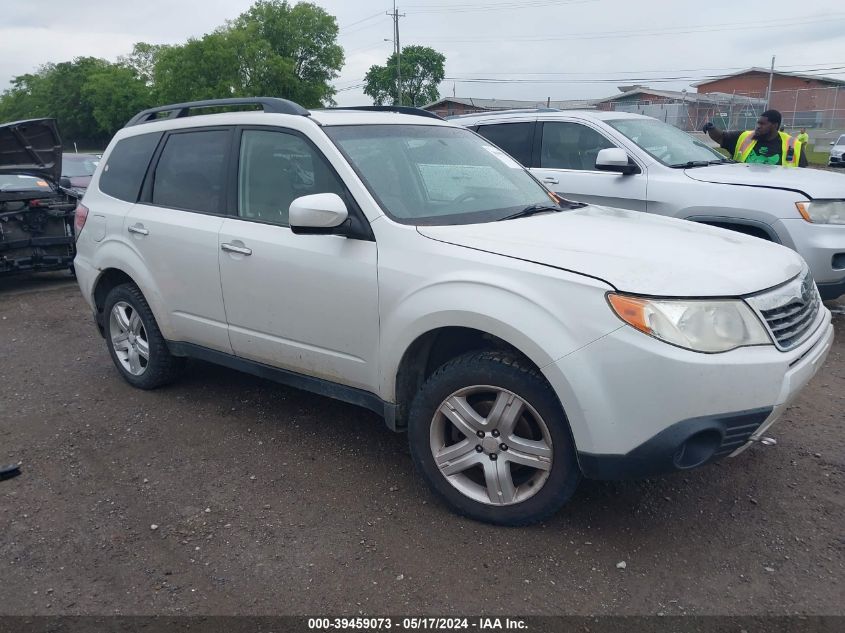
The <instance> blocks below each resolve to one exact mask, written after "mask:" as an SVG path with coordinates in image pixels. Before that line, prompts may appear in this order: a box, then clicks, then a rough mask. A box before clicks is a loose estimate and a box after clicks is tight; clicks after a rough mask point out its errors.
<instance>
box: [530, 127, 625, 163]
mask: <svg viewBox="0 0 845 633" xmlns="http://www.w3.org/2000/svg"><path fill="white" fill-rule="evenodd" d="M608 147H616V146H615V145H614V144H613V143H611V142H610V141H609V140H607V139H606V138H605V137H604V136H602V135H601V134H599V133H598V132H596V131H595V130H594V129H592V128H589V127H587V126H586V125H581V124H580V123H555V122H549V123H544V124H543V141H542V148H541V150H540V166H541V167H545V168H547V169H588V170H594V169H595V168H596V158H597V157H598V154H599V152H600V151H601V150H603V149H607V148H608Z"/></svg>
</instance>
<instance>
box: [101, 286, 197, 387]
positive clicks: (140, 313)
mask: <svg viewBox="0 0 845 633" xmlns="http://www.w3.org/2000/svg"><path fill="white" fill-rule="evenodd" d="M103 313H104V315H105V334H106V345H107V346H108V348H109V354H111V357H112V360H113V361H114V364H115V366H116V367H117V369H118V371H119V372H120V374H121V376H123V378H124V380H126V382H128V383H129V384H130V385H132V386H133V387H138V388H139V389H155V388H156V387H161V386H162V385H166V384H167V383H169V382H172V381H173V380H174V379H175V378H176V377H177V376H178V375H179V374H180V373H181V371H182V368H183V367H184V365H185V359H184V358H180V357H177V356H173V355H172V354H171V353H170V350H169V349H168V348H167V342H166V341H165V340H164V337H163V336H162V335H161V331H160V330H159V329H158V324H157V323H156V320H155V317H154V316H153V313H152V310H150V306H149V305H148V304H147V301H146V299H144V295H143V294H142V293H141V290H140V289H139V288H138V286H136V285H135V284H122V285H120V286H115V287H114V288H112V290H111V291H110V292H109V294H108V295H107V296H106V301H105V304H104V306H103Z"/></svg>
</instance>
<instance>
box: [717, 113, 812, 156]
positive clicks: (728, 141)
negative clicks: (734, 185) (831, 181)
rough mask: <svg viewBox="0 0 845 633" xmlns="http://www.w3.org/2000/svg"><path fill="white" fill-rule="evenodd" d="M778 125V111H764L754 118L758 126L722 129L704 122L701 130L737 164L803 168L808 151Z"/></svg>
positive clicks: (779, 120)
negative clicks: (726, 151) (740, 130)
mask: <svg viewBox="0 0 845 633" xmlns="http://www.w3.org/2000/svg"><path fill="white" fill-rule="evenodd" d="M780 124H781V115H780V112H778V111H777V110H766V111H765V112H764V113H763V114H761V115H760V118H758V119H757V126H756V127H755V128H754V129H753V130H746V131H745V132H739V131H737V132H723V131H722V130H720V129H718V128H716V127H715V126H714V125H713V123H707V124H706V125H705V126H704V127H703V128H702V131H703V132H706V133H707V134H709V135H710V138H712V139H713V140H714V141H716V142H717V143H718V144H719V145H720V146H721V147H723V148H724V149H726V150H728V151H729V152H730V153H731V155H732V156H733V159H734V160H735V161H739V162H740V163H756V164H762V165H783V166H784V167H806V166H807V154H806V152H804V151H803V144H802V143H801V142H800V141H798V140H796V139H795V138H793V137H791V136H790V135H789V134H787V133H786V132H781V131H780Z"/></svg>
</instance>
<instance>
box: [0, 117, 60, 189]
mask: <svg viewBox="0 0 845 633" xmlns="http://www.w3.org/2000/svg"><path fill="white" fill-rule="evenodd" d="M61 173H62V141H61V139H60V138H59V130H58V128H57V127H56V120H55V119H31V120H29V121H15V122H13V123H4V124H3V125H0V174H27V175H30V176H37V177H39V178H43V179H45V180H47V181H48V182H51V183H53V185H58V183H59V178H60V176H61Z"/></svg>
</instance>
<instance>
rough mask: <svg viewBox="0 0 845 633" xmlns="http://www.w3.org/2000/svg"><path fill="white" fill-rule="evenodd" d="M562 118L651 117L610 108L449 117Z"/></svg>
mask: <svg viewBox="0 0 845 633" xmlns="http://www.w3.org/2000/svg"><path fill="white" fill-rule="evenodd" d="M562 118H576V119H592V120H595V121H612V120H618V119H651V118H652V117H648V116H643V115H642V114H634V113H633V112H616V111H612V110H558V111H555V112H549V111H548V110H542V111H536V112H530V111H529V112H526V111H525V110H521V111H518V112H508V111H506V110H505V111H501V112H479V113H477V114H467V115H464V116H461V117H457V118H455V119H450V120H452V121H454V122H455V123H459V124H460V125H475V124H477V123H482V122H485V123H486V122H493V121H496V122H500V123H501V122H505V121H525V120H529V119H530V120H534V119H536V120H538V121H555V120H558V119H562Z"/></svg>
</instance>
